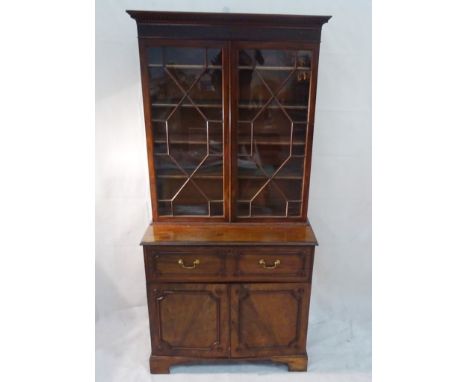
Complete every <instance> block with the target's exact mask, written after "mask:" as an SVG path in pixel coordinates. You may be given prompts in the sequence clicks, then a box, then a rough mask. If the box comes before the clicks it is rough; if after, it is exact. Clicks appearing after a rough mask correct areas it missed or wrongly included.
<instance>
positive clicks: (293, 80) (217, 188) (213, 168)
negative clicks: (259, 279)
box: [129, 11, 329, 222]
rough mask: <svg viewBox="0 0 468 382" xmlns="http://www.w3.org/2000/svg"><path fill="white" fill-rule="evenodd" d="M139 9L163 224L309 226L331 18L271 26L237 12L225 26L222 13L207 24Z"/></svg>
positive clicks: (158, 217)
mask: <svg viewBox="0 0 468 382" xmlns="http://www.w3.org/2000/svg"><path fill="white" fill-rule="evenodd" d="M129 13H130V15H131V16H132V17H133V18H135V19H136V21H137V24H138V34H139V46H140V62H141V76H142V86H143V101H144V110H145V123H146V136H147V147H148V162H149V171H150V186H151V198H152V210H153V220H154V221H156V222H157V221H174V222H177V221H226V222H235V221H244V222H255V221H258V222H264V221H292V222H294V221H296V222H304V221H306V219H307V204H308V191H309V178H310V167H311V152H312V138H313V128H314V111H315V94H316V87H317V70H318V58H319V44H320V32H321V26H322V24H323V23H325V22H326V21H327V20H328V18H329V17H320V16H317V17H314V18H311V17H307V18H304V20H302V19H301V17H298V16H295V17H292V16H290V17H288V16H281V20H277V19H276V20H274V24H275V28H271V27H269V25H270V24H271V23H272V22H273V21H272V20H270V19H269V17H271V16H265V17H262V15H256V16H255V22H253V21H252V20H249V17H252V15H248V16H247V15H246V16H245V17H242V16H243V15H238V16H239V17H238V18H236V17H234V18H233V16H234V15H230V17H229V22H230V24H229V25H226V22H225V21H226V20H223V15H222V14H221V15H219V20H217V19H215V20H213V18H210V24H209V25H206V24H204V23H203V14H200V15H201V16H198V17H199V18H198V19H195V18H194V14H187V15H186V17H185V18H184V17H183V14H181V13H178V14H177V18H178V20H177V23H178V24H177V25H174V24H172V23H171V13H164V12H159V13H158V14H157V15H159V17H158V16H155V14H152V15H148V14H147V13H145V12H139V11H129ZM278 22H279V23H280V24H281V28H280V32H278ZM217 23H219V25H217ZM184 24H187V28H188V27H189V25H190V33H184ZM194 24H195V27H194Z"/></svg>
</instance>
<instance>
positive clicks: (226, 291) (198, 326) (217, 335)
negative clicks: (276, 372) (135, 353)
mask: <svg viewBox="0 0 468 382" xmlns="http://www.w3.org/2000/svg"><path fill="white" fill-rule="evenodd" d="M309 297H310V284H309V283H271V284H270V283H232V284H211V283H205V284H196V283H184V284H172V283H164V284H159V283H155V284H153V283H151V284H149V285H148V307H149V315H150V329H151V345H152V355H153V356H180V357H194V358H210V359H216V358H258V357H260V358H261V357H264V358H265V357H266V358H267V357H270V356H285V355H286V356H287V355H300V354H305V351H306V337H307V320H308V312H309Z"/></svg>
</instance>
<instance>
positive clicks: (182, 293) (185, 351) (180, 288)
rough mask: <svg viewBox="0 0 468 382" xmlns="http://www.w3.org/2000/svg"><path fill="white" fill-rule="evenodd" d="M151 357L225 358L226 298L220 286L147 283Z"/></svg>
mask: <svg viewBox="0 0 468 382" xmlns="http://www.w3.org/2000/svg"><path fill="white" fill-rule="evenodd" d="M147 294H148V310H149V316H150V323H151V346H152V354H153V355H184V356H196V357H210V358H219V357H227V356H228V355H229V326H228V315H229V297H228V286H226V285H223V284H188V283H184V284H149V285H148V288H147Z"/></svg>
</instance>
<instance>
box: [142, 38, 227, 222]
mask: <svg viewBox="0 0 468 382" xmlns="http://www.w3.org/2000/svg"><path fill="white" fill-rule="evenodd" d="M147 57H148V74H149V81H150V96H151V112H152V121H153V139H154V148H153V149H154V150H153V151H154V164H155V172H156V190H157V196H158V213H159V215H160V216H223V214H224V200H223V129H224V126H223V118H222V104H223V99H222V83H223V78H222V76H223V74H222V50H221V49H219V48H193V47H155V48H148V52H147Z"/></svg>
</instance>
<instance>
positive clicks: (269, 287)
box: [231, 283, 310, 357]
mask: <svg viewBox="0 0 468 382" xmlns="http://www.w3.org/2000/svg"><path fill="white" fill-rule="evenodd" d="M309 296H310V285H309V284H305V283H304V284H300V283H297V284H296V283H294V284H240V285H235V286H233V287H232V293H231V298H232V300H231V320H232V322H231V356H232V357H256V356H258V357H260V356H273V355H288V354H303V353H304V352H305V346H306V337H307V319H308V311H309Z"/></svg>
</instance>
